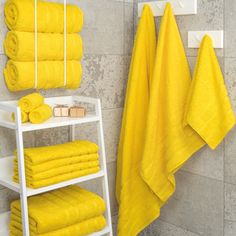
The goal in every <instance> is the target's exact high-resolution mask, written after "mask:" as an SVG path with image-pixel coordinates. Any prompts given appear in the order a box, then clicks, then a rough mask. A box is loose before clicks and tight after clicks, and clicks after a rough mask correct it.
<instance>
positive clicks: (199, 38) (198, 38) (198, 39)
mask: <svg viewBox="0 0 236 236" xmlns="http://www.w3.org/2000/svg"><path fill="white" fill-rule="evenodd" d="M194 37H195V39H196V40H197V41H198V42H199V43H200V41H201V37H200V36H199V35H196V34H195V35H194Z"/></svg>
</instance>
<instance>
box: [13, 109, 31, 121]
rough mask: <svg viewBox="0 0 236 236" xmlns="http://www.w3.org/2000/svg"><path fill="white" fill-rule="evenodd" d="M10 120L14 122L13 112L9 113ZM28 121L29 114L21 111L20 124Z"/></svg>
mask: <svg viewBox="0 0 236 236" xmlns="http://www.w3.org/2000/svg"><path fill="white" fill-rule="evenodd" d="M11 118H12V120H13V121H15V113H14V112H12V113H11ZM28 121H29V114H28V113H26V112H24V111H21V122H22V123H26V122H28Z"/></svg>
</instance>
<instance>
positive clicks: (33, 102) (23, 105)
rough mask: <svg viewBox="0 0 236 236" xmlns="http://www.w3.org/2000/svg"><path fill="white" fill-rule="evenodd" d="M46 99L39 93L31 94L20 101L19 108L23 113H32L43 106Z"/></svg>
mask: <svg viewBox="0 0 236 236" xmlns="http://www.w3.org/2000/svg"><path fill="white" fill-rule="evenodd" d="M43 103H44V97H43V96H42V95H41V94H39V93H31V94H29V95H27V96H24V97H22V98H21V99H20V100H19V101H18V106H19V107H20V109H21V111H23V112H31V111H33V110H34V109H35V108H37V107H39V106H41V105H43Z"/></svg>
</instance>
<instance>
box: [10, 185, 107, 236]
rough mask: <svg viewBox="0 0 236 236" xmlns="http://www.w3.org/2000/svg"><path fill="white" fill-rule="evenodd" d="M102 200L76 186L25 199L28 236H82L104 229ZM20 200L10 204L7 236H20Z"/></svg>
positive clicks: (103, 204)
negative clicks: (8, 232)
mask: <svg viewBox="0 0 236 236" xmlns="http://www.w3.org/2000/svg"><path fill="white" fill-rule="evenodd" d="M105 208H106V206H105V203H104V200H103V199H102V198H101V197H99V196H97V195H96V194H94V193H91V192H89V191H87V190H85V189H82V188H80V187H78V186H70V187H66V188H62V189H59V190H54V191H52V192H48V193H44V194H41V195H38V196H33V197H30V198H29V199H28V209H29V224H30V235H31V236H65V235H68V236H82V235H89V234H91V233H95V232H98V231H100V230H102V229H103V228H104V227H105V226H106V220H105V218H104V217H103V213H104V212H105ZM21 235H22V224H21V207H20V201H19V200H17V201H14V202H13V203H12V204H11V219H10V236H21Z"/></svg>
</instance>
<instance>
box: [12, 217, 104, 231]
mask: <svg viewBox="0 0 236 236" xmlns="http://www.w3.org/2000/svg"><path fill="white" fill-rule="evenodd" d="M20 226H21V225H20ZM105 226H106V219H105V218H104V216H97V217H94V218H91V219H88V220H85V221H82V222H80V223H77V224H74V225H71V226H67V227H65V228H62V229H58V230H55V231H50V232H47V233H44V234H37V233H33V232H31V233H30V236H72V235H76V236H85V235H90V234H92V233H96V232H98V231H101V230H102V229H103V228H105ZM10 236H23V234H22V230H21V229H19V223H18V222H15V221H12V222H11V224H10Z"/></svg>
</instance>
